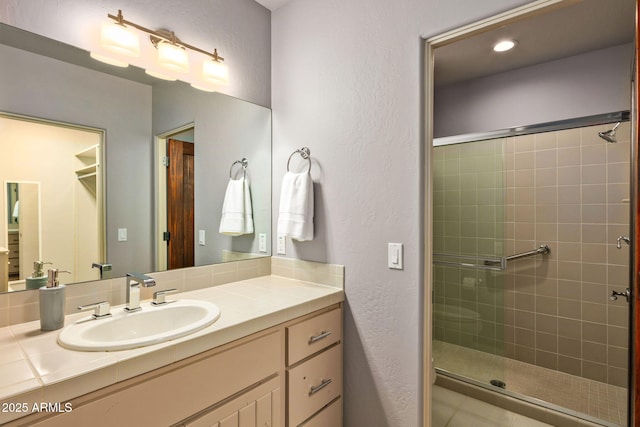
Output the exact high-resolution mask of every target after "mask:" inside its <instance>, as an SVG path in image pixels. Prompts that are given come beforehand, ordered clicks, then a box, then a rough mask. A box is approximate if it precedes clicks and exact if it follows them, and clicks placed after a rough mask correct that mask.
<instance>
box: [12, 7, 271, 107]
mask: <svg viewBox="0 0 640 427" xmlns="http://www.w3.org/2000/svg"><path fill="white" fill-rule="evenodd" d="M118 9H122V12H123V14H124V16H125V19H127V20H130V21H133V22H135V23H137V24H140V25H143V26H145V27H147V28H151V29H157V28H165V29H169V30H172V31H174V32H175V33H176V35H177V36H178V37H179V38H180V39H181V40H183V41H184V42H185V43H189V44H191V45H194V46H197V47H199V48H202V49H205V50H210V51H213V49H214V48H217V49H218V52H219V53H220V55H221V56H223V57H224V58H225V64H227V66H228V67H229V75H230V82H229V85H228V86H227V87H225V88H224V89H223V90H221V92H222V93H225V94H228V95H232V96H235V97H238V98H241V99H246V100H248V101H251V102H254V103H257V104H260V105H264V106H267V107H268V106H270V103H271V67H270V60H271V22H270V13H269V11H268V10H267V9H265V8H264V7H262V6H260V5H259V4H258V3H256V2H255V1H253V0H233V1H226V0H189V1H188V2H180V1H170V0H135V1H125V2H123V1H121V0H100V1H86V0H57V1H46V0H44V1H43V0H3V1H2V2H0V21H1V22H4V23H6V24H9V25H13V26H14V27H18V28H22V29H24V30H27V31H32V32H34V33H37V34H40V35H43V36H46V37H50V38H52V39H55V40H59V41H62V42H65V43H68V44H71V45H73V46H77V47H80V48H82V49H85V50H91V47H92V43H94V40H96V37H97V32H98V31H99V28H100V25H101V24H102V22H104V21H107V20H108V18H107V14H109V13H110V14H116V13H117V12H118ZM132 63H134V64H135V62H132ZM193 66H195V64H193Z"/></svg>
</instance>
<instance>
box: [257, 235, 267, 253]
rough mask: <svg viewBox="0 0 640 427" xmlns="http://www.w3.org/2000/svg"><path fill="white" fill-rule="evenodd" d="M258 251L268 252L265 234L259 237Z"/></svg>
mask: <svg viewBox="0 0 640 427" xmlns="http://www.w3.org/2000/svg"><path fill="white" fill-rule="evenodd" d="M258 250H259V251H260V252H265V253H266V252H267V235H266V234H264V233H260V234H259V235H258Z"/></svg>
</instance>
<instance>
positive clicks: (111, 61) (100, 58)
mask: <svg viewBox="0 0 640 427" xmlns="http://www.w3.org/2000/svg"><path fill="white" fill-rule="evenodd" d="M89 55H90V56H91V57H92V58H93V59H97V60H98V61H100V62H104V63H105V64H109V65H115V66H116V67H122V68H126V67H128V66H129V64H128V63H126V62H124V61H120V60H118V59H114V58H110V57H108V56H106V55H101V54H99V53H96V52H91V53H90V54H89Z"/></svg>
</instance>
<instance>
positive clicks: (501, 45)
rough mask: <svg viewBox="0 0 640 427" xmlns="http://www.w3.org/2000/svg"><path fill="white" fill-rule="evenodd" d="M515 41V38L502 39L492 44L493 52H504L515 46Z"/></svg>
mask: <svg viewBox="0 0 640 427" xmlns="http://www.w3.org/2000/svg"><path fill="white" fill-rule="evenodd" d="M516 44H517V42H516V41H515V40H502V41H500V42H498V43H496V44H495V45H493V51H494V52H506V51H508V50H511V49H513V48H514V47H516Z"/></svg>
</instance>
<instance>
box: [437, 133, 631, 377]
mask: <svg viewBox="0 0 640 427" xmlns="http://www.w3.org/2000/svg"><path fill="white" fill-rule="evenodd" d="M611 126H612V125H607V126H592V127H585V128H581V129H571V130H564V131H558V132H548V133H541V134H537V135H528V136H521V137H516V138H506V139H503V140H500V141H483V142H476V143H471V144H462V145H459V146H457V147H456V146H447V147H438V148H436V149H435V160H434V170H435V174H434V175H435V176H434V252H445V253H464V251H465V250H470V248H471V246H470V245H471V244H472V243H471V239H470V236H471V235H473V232H474V229H475V232H476V236H475V237H476V238H477V241H478V243H477V245H478V246H477V251H478V252H476V253H478V254H482V255H502V254H503V253H504V254H505V255H509V254H513V253H519V252H525V251H529V250H532V249H534V248H536V247H538V246H539V245H541V244H543V243H546V244H548V245H549V246H550V247H551V254H549V255H546V256H538V257H534V258H528V259H523V260H518V261H513V262H511V263H510V264H509V268H508V269H507V271H506V274H504V273H495V272H489V271H484V270H474V269H467V268H452V267H441V266H436V267H435V268H434V286H435V302H436V303H439V304H446V305H447V306H449V307H463V308H467V309H469V310H473V311H474V312H476V313H478V314H479V315H480V317H481V318H482V321H481V322H482V323H481V324H482V328H481V330H480V332H479V333H477V334H475V336H474V334H470V333H469V332H468V331H465V328H464V327H462V326H460V327H456V326H455V325H453V327H452V325H451V323H450V322H449V323H448V324H447V325H446V327H445V324H444V322H443V321H442V319H440V321H439V320H438V317H437V316H435V319H434V326H435V328H434V334H435V337H436V339H440V340H444V341H447V342H452V343H454V344H459V345H464V346H467V347H472V348H476V349H479V350H483V351H487V352H490V353H494V354H501V355H505V356H506V357H510V358H515V359H518V360H521V361H524V362H528V363H531V364H535V365H539V366H543V367H546V368H550V369H556V370H560V371H564V372H567V373H570V374H574V375H579V376H583V377H586V378H590V379H594V380H598V381H602V382H607V383H610V384H615V385H619V386H626V377H627V368H626V367H627V351H628V350H627V345H628V344H627V340H628V306H627V303H626V301H625V300H624V298H622V299H618V300H617V301H610V300H609V298H608V296H609V294H610V293H611V291H612V290H614V289H615V290H617V291H623V290H624V289H625V288H626V287H627V286H628V256H629V252H628V247H627V246H626V245H624V246H623V247H622V249H620V250H618V249H616V239H617V238H618V236H627V235H628V233H629V227H628V224H629V204H628V203H627V202H626V200H625V199H628V197H629V184H628V183H629V140H630V137H629V135H630V128H629V124H628V123H623V124H622V125H621V126H620V127H619V128H618V132H617V136H618V141H619V142H618V143H617V144H607V143H605V142H604V141H603V140H602V139H600V138H599V137H598V136H597V133H598V131H602V130H605V129H609V128H611ZM467 146H469V147H471V146H477V147H481V148H476V149H473V148H469V147H467ZM489 147H493V155H494V156H495V158H494V160H491V159H490V156H489V155H488V154H487V153H489V152H490V151H491V149H490V148H489ZM474 151H475V154H473V152H474ZM503 154H504V156H503ZM474 156H476V157H477V158H475V159H474V158H473V157H474ZM503 159H504V160H503ZM503 161H504V163H502V162H503ZM498 163H500V164H498ZM456 164H457V170H458V178H455V177H454V175H455V170H456V166H455V165H456ZM473 164H478V165H480V166H473ZM502 164H504V170H503V169H502ZM490 167H492V168H493V169H492V170H493V171H494V172H495V176H494V184H493V185H491V184H490V183H489V182H488V181H487V176H488V175H485V176H484V177H483V176H482V175H484V174H488V173H489V171H488V170H486V169H487V168H490ZM469 168H472V169H469ZM473 168H476V169H477V168H480V169H483V170H484V171H483V172H477V171H473ZM473 174H476V181H475V182H472V179H471V178H472V175H473ZM478 174H480V175H478ZM465 175H469V176H465ZM498 175H500V177H498ZM501 180H504V186H503V187H502V190H499V189H498V185H497V183H499V182H500V181H501ZM500 183H501V182H500ZM501 192H502V193H501ZM498 193H501V194H503V195H504V199H503V200H500V198H499V197H500V196H498ZM457 197H459V199H458V198H457ZM449 202H452V203H453V204H451V203H449ZM501 202H503V203H502V206H501V205H500V203H501ZM456 203H457V205H456ZM474 212H475V213H477V214H478V216H477V219H476V220H475V221H476V222H477V223H476V225H475V226H474V225H473V224H472V223H473V220H472V213H474ZM481 212H482V214H481ZM491 214H493V218H491V217H490V215H491ZM456 215H457V216H456ZM456 221H457V222H458V225H455V224H454V223H455V222H456ZM465 223H467V224H465ZM492 223H493V226H492V225H491V224H492ZM502 224H503V225H504V227H502ZM501 233H504V234H501ZM491 236H493V239H492V237H491ZM491 240H493V241H492V242H491ZM458 242H459V246H457V245H458ZM465 242H466V243H465ZM456 249H459V250H460V251H462V252H455V250H456Z"/></svg>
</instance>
